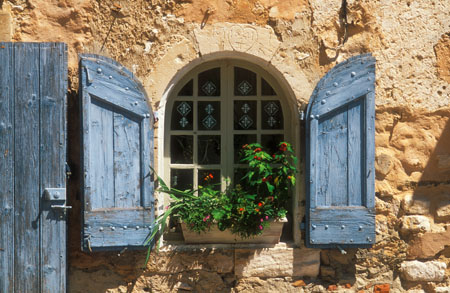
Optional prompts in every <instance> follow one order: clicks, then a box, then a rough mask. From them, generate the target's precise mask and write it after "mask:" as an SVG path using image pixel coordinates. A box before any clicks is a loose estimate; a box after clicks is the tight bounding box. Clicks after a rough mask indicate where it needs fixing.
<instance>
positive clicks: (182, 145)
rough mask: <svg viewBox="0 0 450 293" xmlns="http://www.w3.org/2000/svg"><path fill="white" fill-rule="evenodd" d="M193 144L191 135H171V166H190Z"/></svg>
mask: <svg viewBox="0 0 450 293" xmlns="http://www.w3.org/2000/svg"><path fill="white" fill-rule="evenodd" d="M193 142H194V138H193V136H192V135H172V136H171V137H170V162H171V163H172V164H192V163H193V152H192V150H193V148H194V145H193Z"/></svg>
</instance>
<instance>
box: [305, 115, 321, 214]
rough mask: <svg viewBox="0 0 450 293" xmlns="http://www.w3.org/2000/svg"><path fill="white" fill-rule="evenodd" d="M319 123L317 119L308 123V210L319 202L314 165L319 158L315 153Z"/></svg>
mask: <svg viewBox="0 0 450 293" xmlns="http://www.w3.org/2000/svg"><path fill="white" fill-rule="evenodd" d="M318 129H319V122H318V120H317V119H312V120H311V122H310V127H309V132H310V136H309V138H310V139H309V143H310V145H309V153H308V155H309V158H310V162H311V164H310V166H309V168H308V175H309V176H308V177H309V178H308V177H307V178H308V179H309V181H308V182H307V186H308V190H309V194H311V199H310V201H309V202H308V204H309V205H310V206H309V207H310V208H315V207H316V206H317V202H318V201H319V199H318V198H317V189H318V187H319V186H318V185H317V183H318V180H317V168H316V163H317V162H318V158H317V156H319V154H318V152H317V147H318V141H317V139H315V138H316V137H318V135H319V132H318Z"/></svg>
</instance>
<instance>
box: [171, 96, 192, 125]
mask: <svg viewBox="0 0 450 293" xmlns="http://www.w3.org/2000/svg"><path fill="white" fill-rule="evenodd" d="M193 113H194V108H193V106H192V102H191V101H176V102H175V103H174V104H173V108H172V117H171V129H172V130H192V129H193V128H192V127H193V126H192V124H193V123H192V122H193Z"/></svg>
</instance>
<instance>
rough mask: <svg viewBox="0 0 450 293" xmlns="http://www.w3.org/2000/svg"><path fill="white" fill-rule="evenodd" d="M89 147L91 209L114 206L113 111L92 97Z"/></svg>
mask: <svg viewBox="0 0 450 293" xmlns="http://www.w3.org/2000/svg"><path fill="white" fill-rule="evenodd" d="M89 118H90V133H89V145H88V146H87V148H89V152H90V156H91V161H90V162H89V172H90V177H91V179H92V180H91V194H90V196H89V197H90V203H91V207H90V208H91V209H92V210H95V209H100V208H112V207H114V152H113V148H114V136H113V130H114V129H113V128H114V124H113V111H112V107H111V106H109V105H105V104H101V103H99V102H97V101H96V100H94V99H92V102H91V105H90V117H89Z"/></svg>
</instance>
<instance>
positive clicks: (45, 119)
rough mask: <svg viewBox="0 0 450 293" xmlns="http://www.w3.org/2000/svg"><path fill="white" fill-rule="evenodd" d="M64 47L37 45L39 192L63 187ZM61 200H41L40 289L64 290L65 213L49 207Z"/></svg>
mask: <svg viewBox="0 0 450 293" xmlns="http://www.w3.org/2000/svg"><path fill="white" fill-rule="evenodd" d="M66 92H67V47H66V45H65V44H62V43H42V44H41V45H40V93H41V99H40V145H41V152H40V170H41V184H40V194H41V195H43V192H44V189H45V188H55V187H61V188H65V186H66V185H65V161H66ZM64 203H65V202H64V201H61V202H50V201H47V200H44V199H42V200H41V218H40V222H41V265H40V270H41V286H42V287H41V288H42V292H65V291H66V270H67V268H66V238H67V234H66V214H65V212H62V211H60V210H56V209H52V208H51V207H50V206H51V205H52V204H59V205H63V204H64Z"/></svg>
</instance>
